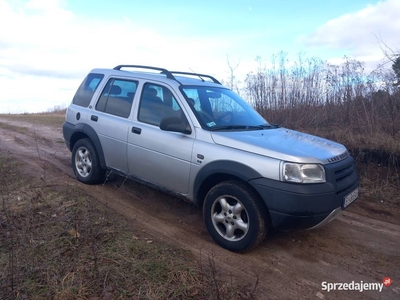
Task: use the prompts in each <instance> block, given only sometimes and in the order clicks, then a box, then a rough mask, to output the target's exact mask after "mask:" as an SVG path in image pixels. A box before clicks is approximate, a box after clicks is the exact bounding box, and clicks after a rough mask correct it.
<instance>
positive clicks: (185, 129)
mask: <svg viewBox="0 0 400 300" xmlns="http://www.w3.org/2000/svg"><path fill="white" fill-rule="evenodd" d="M160 129H161V130H165V131H173V132H181V133H184V134H190V133H192V130H191V129H190V127H189V126H188V125H187V123H186V122H184V121H182V120H181V119H180V118H177V117H168V118H164V119H162V120H161V122H160Z"/></svg>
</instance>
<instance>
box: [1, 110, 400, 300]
mask: <svg viewBox="0 0 400 300" xmlns="http://www.w3.org/2000/svg"><path fill="white" fill-rule="evenodd" d="M0 123H3V124H8V125H7V126H0V150H1V152H2V153H5V152H8V153H9V155H12V156H14V157H17V159H18V160H21V161H24V162H26V166H27V167H26V172H27V173H29V174H33V175H36V176H43V177H45V179H46V180H52V181H59V182H66V183H68V184H71V185H76V186H79V187H80V188H82V189H84V190H85V191H86V192H87V193H88V194H90V195H91V196H93V197H94V198H95V199H97V200H98V201H99V202H101V203H103V204H105V205H106V206H108V207H109V209H112V210H115V211H117V212H119V213H120V214H121V215H123V216H124V217H126V218H127V219H128V220H130V221H131V222H132V223H133V224H134V225H135V226H136V227H138V228H140V230H142V231H144V232H145V233H146V234H149V235H150V236H152V237H153V238H155V239H158V240H161V241H165V242H166V243H173V244H175V245H178V246H179V247H182V248H185V249H188V250H190V251H192V252H193V253H194V254H195V257H198V259H199V260H200V259H208V258H209V257H212V258H213V259H214V261H215V264H216V268H217V270H218V272H219V276H222V278H225V279H226V280H229V282H231V281H233V282H235V281H236V280H239V281H241V282H247V283H248V284H250V285H255V284H256V283H257V288H256V293H257V296H258V298H259V299H400V208H399V207H398V206H397V207H396V206H385V205H382V203H380V202H379V201H376V202H377V204H376V206H374V205H375V204H371V203H370V202H369V203H368V206H367V205H364V200H365V199H363V192H362V191H363V189H365V188H366V187H361V195H360V199H359V200H358V201H357V202H356V203H355V204H354V205H352V206H351V207H350V208H349V209H348V210H347V211H345V212H344V213H343V214H342V215H341V216H340V217H339V218H338V219H337V220H335V221H333V222H331V223H330V224H328V225H327V226H325V227H323V228H321V229H317V230H313V231H302V232H272V233H270V234H269V235H268V236H267V239H266V240H265V241H264V242H263V243H262V244H261V245H260V246H259V247H258V248H256V249H255V250H253V251H251V252H248V253H245V254H236V253H232V252H229V251H226V250H224V249H222V248H220V247H219V246H217V245H216V244H215V243H214V242H213V241H212V239H211V238H210V236H209V234H208V232H207V230H206V228H205V226H204V223H203V219H202V214H201V211H200V210H199V209H197V208H196V207H194V206H193V205H192V204H190V203H187V202H184V201H182V200H180V199H176V198H173V197H171V196H169V195H166V194H163V193H161V192H158V191H155V190H153V189H150V188H148V187H145V186H143V185H140V184H137V183H134V182H132V181H130V180H127V181H125V180H124V178H120V177H115V178H112V179H111V180H108V181H106V182H105V184H103V185H97V186H86V185H83V184H81V183H79V182H77V181H76V180H75V178H74V176H73V172H72V169H71V159H70V155H71V154H70V152H69V151H68V149H67V148H66V146H65V144H64V142H63V138H62V132H61V128H53V127H48V126H43V125H32V124H29V123H24V122H21V121H12V120H10V119H9V118H7V119H2V118H0ZM0 125H1V124H0ZM21 128H26V129H21ZM378 200H379V199H378ZM387 276H388V277H390V278H391V279H392V281H393V283H392V284H391V286H389V287H385V286H384V287H383V289H382V292H378V291H363V292H359V291H343V290H334V291H330V292H328V291H327V290H324V289H323V287H324V286H328V283H352V284H356V285H358V284H360V283H382V280H383V278H384V277H387ZM323 282H325V283H326V284H323ZM336 287H337V288H339V287H340V286H339V285H337V286H336ZM341 287H342V288H345V286H341Z"/></svg>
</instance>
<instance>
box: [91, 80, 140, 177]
mask: <svg viewBox="0 0 400 300" xmlns="http://www.w3.org/2000/svg"><path fill="white" fill-rule="evenodd" d="M137 85H138V83H137V81H134V80H128V79H120V78H110V79H109V80H108V81H107V84H106V86H105V87H104V89H103V91H102V93H101V95H100V97H99V99H98V101H97V103H96V105H95V107H94V108H93V109H92V114H91V115H90V116H89V120H88V124H90V126H91V127H93V129H94V130H95V131H96V132H97V134H98V136H99V139H100V142H101V145H102V148H103V152H104V158H105V160H106V164H107V167H111V168H114V169H116V170H120V171H122V172H128V164H127V159H126V154H127V145H126V141H127V135H128V131H129V129H130V127H131V126H130V125H131V120H130V119H129V116H130V115H131V111H132V103H133V99H134V96H135V92H136V88H137Z"/></svg>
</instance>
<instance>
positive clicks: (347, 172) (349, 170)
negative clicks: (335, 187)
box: [335, 164, 355, 182]
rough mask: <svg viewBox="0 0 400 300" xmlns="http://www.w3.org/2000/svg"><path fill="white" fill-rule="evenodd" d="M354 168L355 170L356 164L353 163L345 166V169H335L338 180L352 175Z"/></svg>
mask: <svg viewBox="0 0 400 300" xmlns="http://www.w3.org/2000/svg"><path fill="white" fill-rule="evenodd" d="M354 170H355V166H354V164H352V165H350V166H347V167H345V168H343V169H340V170H337V171H335V179H336V182H338V181H339V180H341V179H343V178H345V177H347V176H350V174H351V173H353V172H354Z"/></svg>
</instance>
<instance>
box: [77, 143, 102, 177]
mask: <svg viewBox="0 0 400 300" xmlns="http://www.w3.org/2000/svg"><path fill="white" fill-rule="evenodd" d="M72 169H73V170H74V173H75V176H76V178H77V179H78V180H79V181H80V182H83V183H86V184H94V183H98V182H100V181H102V180H103V179H104V176H105V173H106V171H105V170H104V169H103V168H101V166H100V160H99V156H98V154H97V151H96V149H95V147H94V146H93V144H92V142H91V141H90V140H89V139H81V140H79V141H77V142H76V143H75V145H74V147H73V149H72Z"/></svg>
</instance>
